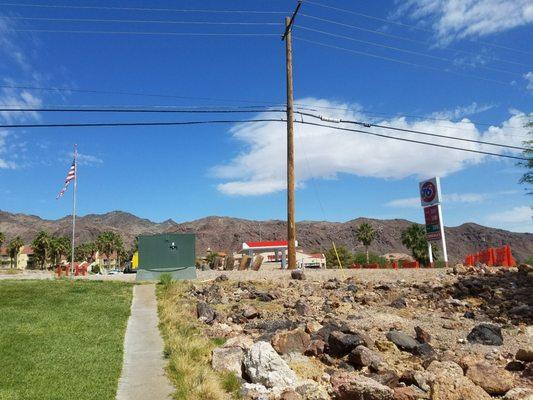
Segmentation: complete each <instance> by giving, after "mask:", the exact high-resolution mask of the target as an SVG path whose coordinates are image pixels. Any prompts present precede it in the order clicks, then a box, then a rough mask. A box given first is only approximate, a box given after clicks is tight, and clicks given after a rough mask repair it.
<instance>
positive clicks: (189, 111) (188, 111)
mask: <svg viewBox="0 0 533 400" xmlns="http://www.w3.org/2000/svg"><path fill="white" fill-rule="evenodd" d="M0 112H88V113H183V114H194V113H198V114H208V113H211V114H223V113H237V114H240V113H259V112H260V113H278V112H286V110H284V109H282V110H280V109H270V108H263V109H258V108H254V109H252V110H248V109H226V108H224V109H192V108H186V109H183V108H182V109H177V108H175V109H171V108H164V109H161V108H70V107H69V108H42V107H38V108H10V107H6V108H1V107H0Z"/></svg>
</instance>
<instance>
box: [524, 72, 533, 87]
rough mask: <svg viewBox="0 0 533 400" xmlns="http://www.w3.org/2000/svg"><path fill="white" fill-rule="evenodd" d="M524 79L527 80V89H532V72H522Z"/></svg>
mask: <svg viewBox="0 0 533 400" xmlns="http://www.w3.org/2000/svg"><path fill="white" fill-rule="evenodd" d="M524 79H525V80H526V81H527V90H533V72H531V71H529V72H528V73H527V74H524Z"/></svg>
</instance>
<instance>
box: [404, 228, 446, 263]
mask: <svg viewBox="0 0 533 400" xmlns="http://www.w3.org/2000/svg"><path fill="white" fill-rule="evenodd" d="M402 244H403V245H404V246H405V247H407V248H408V249H409V250H411V254H412V256H413V258H414V259H415V260H417V261H418V262H419V263H421V264H423V265H429V254H428V240H427V237H426V230H425V229H424V227H423V226H422V225H418V224H412V225H411V226H410V227H409V228H407V229H406V230H404V231H403V232H402ZM432 253H433V259H434V260H437V258H438V249H437V248H436V247H433V248H432Z"/></svg>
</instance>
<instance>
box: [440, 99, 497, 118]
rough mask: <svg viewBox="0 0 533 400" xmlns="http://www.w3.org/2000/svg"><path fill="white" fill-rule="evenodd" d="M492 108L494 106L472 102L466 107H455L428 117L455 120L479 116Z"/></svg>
mask: <svg viewBox="0 0 533 400" xmlns="http://www.w3.org/2000/svg"><path fill="white" fill-rule="evenodd" d="M494 107H495V106H494V105H493V104H477V103H476V102H474V103H472V104H470V105H468V106H457V107H455V108H454V109H451V110H442V111H436V112H434V113H432V114H430V117H431V118H443V119H449V120H457V119H460V118H463V117H467V116H469V115H474V114H480V113H482V112H484V111H488V110H490V109H491V108H494Z"/></svg>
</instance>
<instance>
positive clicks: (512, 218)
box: [487, 206, 533, 230]
mask: <svg viewBox="0 0 533 400" xmlns="http://www.w3.org/2000/svg"><path fill="white" fill-rule="evenodd" d="M487 220H488V221H489V222H492V223H498V224H504V225H509V224H512V225H515V224H524V230H526V229H529V230H530V229H531V227H532V225H533V207H531V206H519V207H514V208H513V209H511V210H508V211H503V212H498V213H493V214H490V215H488V216H487Z"/></svg>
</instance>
